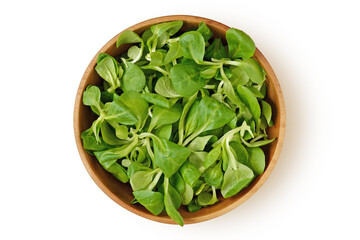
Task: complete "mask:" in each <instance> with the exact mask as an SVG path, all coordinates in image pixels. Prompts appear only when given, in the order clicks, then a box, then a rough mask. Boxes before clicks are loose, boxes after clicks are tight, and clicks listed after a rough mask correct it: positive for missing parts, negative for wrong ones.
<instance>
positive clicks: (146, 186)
mask: <svg viewBox="0 0 360 240" xmlns="http://www.w3.org/2000/svg"><path fill="white" fill-rule="evenodd" d="M182 25H183V22H182V21H173V22H164V23H160V24H157V25H153V26H151V27H150V28H149V29H147V30H146V31H144V32H143V33H142V34H141V36H139V35H138V34H136V33H135V32H132V31H130V30H126V31H124V32H122V33H121V34H120V36H119V38H118V40H117V43H116V46H117V47H119V46H120V45H122V44H130V45H131V47H130V48H129V49H128V50H127V52H125V53H123V54H122V55H121V56H110V55H108V54H106V53H100V54H99V55H98V58H97V65H96V67H95V70H96V72H97V73H98V74H99V76H100V77H101V78H102V79H103V80H104V81H103V84H102V86H91V85H90V86H88V87H87V88H86V90H85V91H84V93H83V104H84V105H86V106H89V107H90V108H91V110H92V112H93V113H94V115H96V116H97V118H96V120H95V121H94V122H93V123H92V125H91V127H90V128H89V129H88V130H86V131H84V132H83V133H82V135H81V138H82V140H83V147H84V149H86V150H87V152H88V153H90V154H93V155H95V156H96V158H97V160H98V161H99V163H100V164H101V166H102V167H103V168H104V169H105V170H106V171H108V172H110V173H111V174H112V175H113V176H114V177H115V178H117V179H118V180H119V181H121V182H123V183H129V184H130V185H131V188H132V190H133V195H134V200H133V201H132V203H133V204H141V205H143V206H144V207H145V208H146V209H147V210H148V211H150V212H151V213H152V214H155V215H158V214H160V213H162V212H163V211H165V212H166V213H167V214H168V215H169V216H170V217H171V218H172V219H173V220H174V221H175V222H176V223H178V224H179V225H181V226H182V225H183V224H184V222H183V218H182V217H181V215H180V214H179V212H178V209H179V207H180V206H181V205H185V206H187V209H188V211H190V212H195V211H198V210H200V209H201V208H203V207H206V206H209V205H212V204H216V202H218V201H219V200H218V196H219V195H220V194H221V195H222V196H223V197H224V198H228V197H231V196H233V195H235V194H237V193H238V192H239V191H241V190H242V189H244V188H245V187H246V186H248V185H249V184H250V183H251V182H252V181H253V180H254V179H255V178H256V176H258V175H260V174H262V173H263V171H264V169H265V166H266V162H265V154H264V152H263V150H262V149H261V148H260V146H263V145H265V144H268V143H271V142H272V141H273V140H274V139H268V135H267V133H266V129H267V128H268V127H271V126H272V125H273V121H272V110H271V106H270V104H269V103H267V102H266V101H265V100H264V97H265V95H266V84H265V77H266V73H265V71H264V70H263V68H262V67H261V66H260V64H259V63H258V62H257V61H256V60H255V59H254V58H252V56H253V55H254V52H255V49H256V48H255V44H254V42H253V40H252V39H251V38H250V37H249V36H248V35H247V34H246V33H244V32H243V31H241V30H238V29H235V28H230V29H229V30H227V32H226V41H223V40H222V39H220V38H216V37H214V36H213V33H212V31H211V30H210V29H209V27H208V26H207V25H206V24H205V23H204V22H202V23H200V24H199V26H198V28H197V29H193V30H189V31H185V32H179V31H180V29H181V27H182Z"/></svg>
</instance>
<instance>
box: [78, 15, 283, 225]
mask: <svg viewBox="0 0 360 240" xmlns="http://www.w3.org/2000/svg"><path fill="white" fill-rule="evenodd" d="M175 20H182V21H184V25H183V28H182V31H183V30H186V29H189V28H196V27H197V26H198V25H199V23H200V22H202V21H203V22H205V23H206V24H207V26H208V27H209V28H210V29H211V30H212V31H213V33H214V35H215V36H216V37H221V38H223V39H225V32H226V30H228V29H229V27H228V26H226V25H224V24H222V23H219V22H216V21H214V20H211V19H207V18H203V17H196V16H186V15H174V16H164V17H158V18H153V19H149V20H146V21H144V22H141V23H138V24H135V25H134V26H131V27H129V28H128V29H127V30H132V31H134V32H136V33H138V34H141V33H142V32H144V31H145V30H146V29H147V28H149V27H150V26H151V25H154V24H158V23H161V22H168V21H175ZM119 35H120V33H119V34H118V35H116V36H115V37H113V38H112V39H111V40H110V41H109V42H108V43H106V44H105V46H103V47H102V48H101V49H100V50H99V52H98V53H101V52H105V53H108V54H110V55H112V56H118V55H120V54H121V53H123V52H124V51H125V50H127V48H128V46H124V45H122V46H120V47H119V48H116V46H115V43H116V40H117V38H118V36H119ZM255 42H256V41H255ZM96 58H97V54H96V56H94V58H93V59H92V60H91V62H90V64H89V66H88V67H87V69H86V71H85V73H84V75H83V77H82V79H81V82H80V85H79V88H78V91H77V95H76V100H75V108H74V131H75V140H76V144H77V148H78V151H79V154H80V157H81V159H82V162H83V164H84V166H85V168H86V170H87V171H88V173H89V174H90V176H91V178H92V179H93V180H94V182H95V183H96V184H97V185H98V186H99V187H100V189H101V190H102V191H103V192H104V193H105V194H106V195H108V196H109V197H110V198H111V199H112V200H114V201H115V202H116V203H118V204H119V205H120V206H122V207H124V208H126V209H127V210H129V211H131V212H133V213H135V214H137V215H140V216H142V217H145V218H147V219H150V220H153V221H157V222H162V223H169V224H174V223H175V222H174V221H173V220H171V219H170V218H169V217H168V216H167V215H166V213H161V214H160V215H158V216H155V215H153V214H151V213H150V212H149V211H147V210H146V209H145V208H144V207H143V206H141V205H140V204H131V201H132V200H133V195H132V190H131V187H130V184H128V183H127V184H124V183H122V182H120V181H118V180H117V179H115V178H114V177H113V176H112V175H111V174H110V173H108V172H107V171H105V170H104V169H103V168H102V167H101V165H100V164H99V162H98V161H97V159H96V158H95V157H94V156H91V155H90V154H88V153H87V152H86V151H85V150H84V148H83V146H82V141H81V138H80V135H81V133H82V132H83V131H85V130H86V129H88V128H89V127H90V126H91V123H92V121H94V116H93V114H92V113H91V110H90V108H89V107H87V106H84V105H83V104H82V94H83V92H84V90H85V88H86V87H87V86H88V85H89V84H91V85H101V82H102V79H101V78H100V76H99V75H98V74H97V73H96V71H95V69H94V68H95V65H96ZM254 58H255V59H256V60H257V61H258V62H259V63H260V65H261V66H262V67H263V68H264V70H265V71H266V73H267V77H266V83H267V96H266V100H267V101H268V102H269V103H270V104H271V105H272V108H273V121H274V126H273V127H271V128H269V129H268V134H269V137H270V138H274V137H276V140H275V141H274V142H272V143H271V144H268V145H266V146H265V147H263V150H264V152H265V154H266V169H265V171H264V173H263V174H262V175H260V176H258V177H257V178H256V179H255V180H254V181H253V182H252V183H251V184H250V185H249V186H248V187H246V188H245V189H243V190H242V191H241V192H239V193H238V194H236V195H235V196H233V197H230V198H226V199H224V198H222V196H219V200H220V201H219V202H218V203H216V204H214V205H212V206H209V207H205V208H202V209H201V210H199V211H197V212H194V213H190V212H189V211H187V209H186V208H185V207H184V206H181V207H180V209H179V212H180V214H181V215H182V217H183V219H184V223H185V224H190V223H197V222H202V221H206V220H209V219H212V218H215V217H218V216H220V215H222V214H224V213H227V212H229V211H231V210H232V209H234V208H236V207H237V206H239V205H240V204H242V203H243V202H245V201H246V200H247V199H248V198H250V197H251V196H252V195H253V194H254V193H255V192H256V191H257V190H258V189H259V188H260V187H261V186H262V185H263V184H264V182H265V181H266V179H267V178H268V177H269V175H270V173H271V172H272V171H273V169H274V166H275V164H276V162H277V160H278V158H279V154H280V151H281V147H282V145H283V142H284V136H285V122H286V120H285V105H284V98H283V95H282V92H281V88H280V85H279V82H278V80H277V78H276V76H275V73H274V71H273V70H272V68H271V66H270V64H269V63H268V61H267V60H266V59H265V57H264V56H263V55H262V54H261V52H260V51H259V50H258V49H256V52H255V55H254Z"/></svg>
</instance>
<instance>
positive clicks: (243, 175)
mask: <svg viewBox="0 0 360 240" xmlns="http://www.w3.org/2000/svg"><path fill="white" fill-rule="evenodd" d="M229 166H230V165H229ZM253 178H254V173H253V171H252V170H251V169H250V168H248V167H247V166H245V165H243V164H241V163H239V162H236V168H232V167H229V168H228V169H227V170H226V171H225V174H224V181H223V184H222V186H221V194H222V195H223V197H224V198H228V197H232V196H234V195H235V194H237V193H238V192H240V191H241V190H242V189H244V188H245V187H246V186H247V185H248V184H249V183H250V182H251V181H252V179H253Z"/></svg>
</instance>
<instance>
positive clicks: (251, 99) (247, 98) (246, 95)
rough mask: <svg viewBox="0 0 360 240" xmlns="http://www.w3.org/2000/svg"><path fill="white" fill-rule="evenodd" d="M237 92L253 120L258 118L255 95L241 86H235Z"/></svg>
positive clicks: (259, 111)
mask: <svg viewBox="0 0 360 240" xmlns="http://www.w3.org/2000/svg"><path fill="white" fill-rule="evenodd" d="M237 92H238V93H239V96H240V99H241V101H243V102H244V103H245V105H246V106H247V107H248V108H249V109H250V112H251V114H252V115H253V117H254V119H258V118H260V115H261V109H260V105H259V102H258V100H257V98H256V97H255V95H254V94H253V93H252V92H251V91H250V90H249V89H248V88H247V87H245V86H241V85H238V86H237Z"/></svg>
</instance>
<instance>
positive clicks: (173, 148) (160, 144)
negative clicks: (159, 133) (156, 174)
mask: <svg viewBox="0 0 360 240" xmlns="http://www.w3.org/2000/svg"><path fill="white" fill-rule="evenodd" d="M154 154H155V158H154V163H155V164H156V165H157V166H159V167H160V168H161V170H162V171H163V172H164V174H165V176H166V177H171V176H172V175H173V174H174V173H175V172H177V171H178V169H179V168H180V167H181V165H182V164H183V163H184V162H185V161H186V159H187V158H188V157H189V155H190V150H189V149H188V148H185V147H182V146H179V145H177V144H176V143H173V142H170V141H167V140H165V139H161V138H155V139H154Z"/></svg>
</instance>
